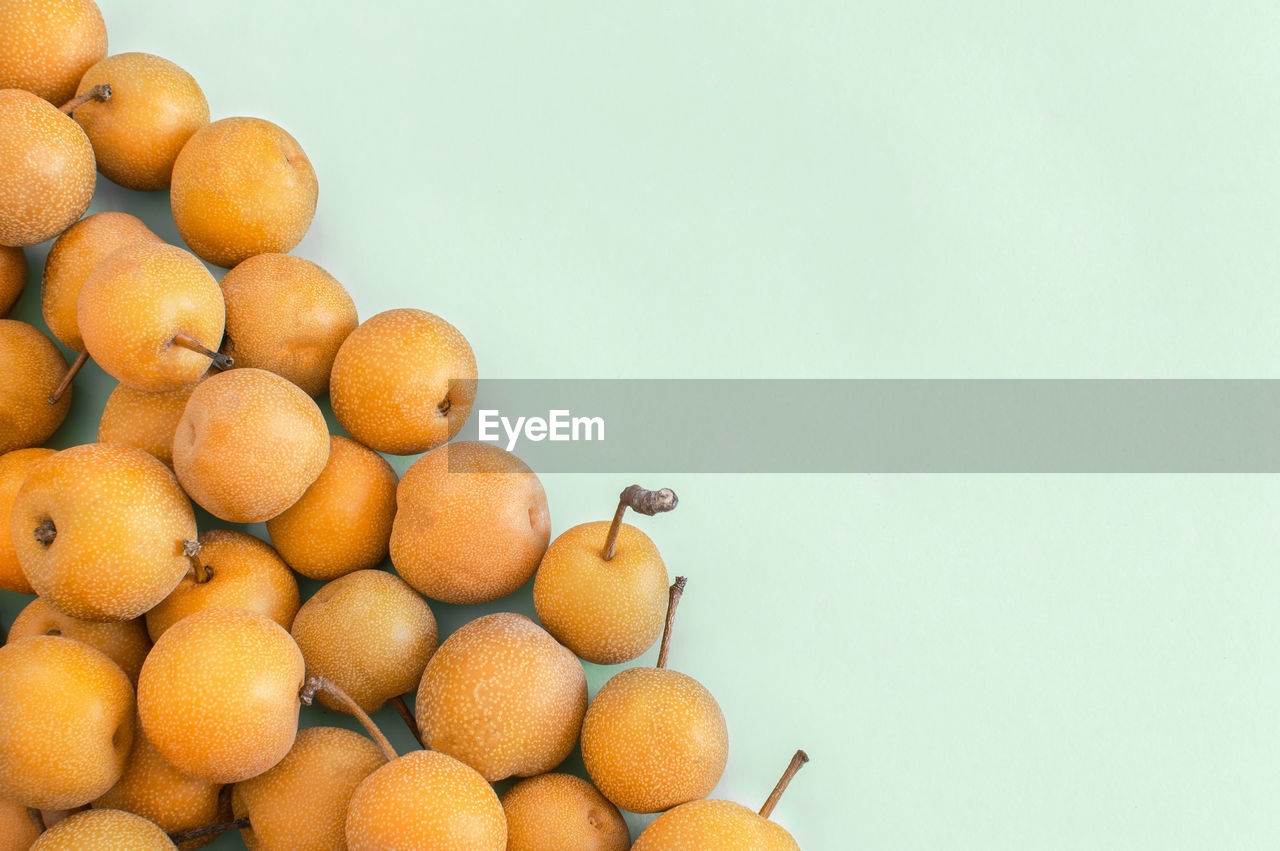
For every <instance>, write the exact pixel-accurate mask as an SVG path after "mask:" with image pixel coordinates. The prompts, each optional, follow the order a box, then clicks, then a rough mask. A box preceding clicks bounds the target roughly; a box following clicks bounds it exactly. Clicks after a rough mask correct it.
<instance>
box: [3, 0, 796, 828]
mask: <svg viewBox="0 0 1280 851" xmlns="http://www.w3.org/2000/svg"><path fill="white" fill-rule="evenodd" d="M98 174H101V175H102V176H103V177H104V178H106V179H107V180H110V181H112V182H114V183H116V184H118V185H120V186H122V187H124V188H126V189H130V190H137V191H145V192H154V191H166V190H167V191H168V192H169V197H170V205H171V209H172V214H173V219H174V222H175V224H176V228H177V232H178V233H179V234H180V236H181V240H182V243H183V245H181V246H179V245H171V244H167V243H165V242H164V240H162V239H161V238H160V237H158V236H157V235H156V234H155V233H153V232H152V231H151V230H150V229H149V228H148V227H147V226H146V224H145V223H143V222H142V221H141V220H139V219H137V218H135V217H133V216H131V215H129V214H127V213H124V212H113V211H109V212H100V213H96V214H94V215H90V216H87V217H86V216H85V215H84V214H85V212H86V210H87V209H88V207H89V204H90V202H91V200H92V198H93V195H94V190H95V187H96V180H97V175H98ZM317 200H318V182H317V177H316V174H315V171H314V169H313V168H312V166H311V163H310V161H309V160H308V159H307V156H306V154H305V152H304V151H303V149H302V148H301V146H300V145H299V144H298V142H297V141H296V140H295V139H294V138H293V137H292V136H291V135H290V134H289V133H287V132H286V131H285V130H284V129H282V128H280V127H278V126H277V125H275V124H273V123H271V122H269V121H266V120H264V119H260V118H245V117H230V118H223V119H220V120H217V121H211V117H210V112H209V107H208V103H207V101H206V99H205V96H204V93H203V92H202V90H201V89H200V87H199V85H198V84H197V82H196V81H195V79H194V78H193V77H192V76H191V75H190V74H189V73H188V72H186V71H185V70H183V69H182V68H181V67H179V66H178V65H177V64H175V63H173V62H171V61H170V60H168V59H164V58H162V57H160V56H156V55H152V54H147V53H121V54H114V55H113V54H109V53H108V45H107V32H106V27H105V23H104V21H103V18H102V15H101V12H100V11H99V10H98V8H97V6H96V5H95V4H94V3H93V2H92V0H0V594H20V595H34V597H32V598H31V599H30V602H29V603H28V604H27V605H26V607H25V608H24V609H23V610H22V612H21V614H20V615H19V616H18V617H17V619H16V620H15V621H14V623H13V624H11V625H10V626H9V629H8V633H7V636H6V638H5V643H4V645H3V646H2V647H0V719H2V723H0V851H9V849H28V848H34V849H52V848H77V849H98V848H103V849H107V848H111V849H115V848H174V847H180V848H198V847H200V846H202V845H204V844H207V843H208V842H210V841H212V840H213V838H215V837H216V836H217V835H218V833H219V832H222V831H226V830H233V829H238V830H240V831H241V835H242V836H243V838H244V841H245V843H246V844H247V846H248V847H250V848H255V849H289V850H290V851H306V850H307V849H341V848H350V849H354V850H355V851H359V849H433V848H440V849H454V848H456V849H492V851H501V849H513V850H515V851H518V850H519V849H557V850H558V851H573V850H574V849H598V851H608V849H625V848H628V847H634V848H638V849H699V851H706V849H710V851H716V849H793V848H797V847H798V846H797V845H796V843H795V841H794V840H793V839H792V838H791V836H790V835H789V834H788V833H787V832H786V831H785V830H784V829H782V828H781V827H779V826H778V825H776V824H775V823H773V822H772V821H770V820H769V818H768V816H769V814H770V813H771V811H772V809H773V806H774V804H776V801H777V796H778V795H780V794H781V789H782V788H783V787H784V786H785V785H786V782H787V781H788V780H789V779H790V776H791V775H793V774H794V772H795V769H796V768H798V767H799V764H800V763H801V762H803V759H801V756H802V755H801V754H798V755H797V759H796V760H793V763H792V765H791V766H790V767H789V769H788V773H787V774H786V775H784V779H783V781H781V782H780V783H779V787H778V788H777V789H775V793H774V795H771V796H770V800H769V802H768V803H766V805H765V807H764V808H762V810H761V811H760V812H754V811H752V810H749V809H747V808H746V807H742V806H740V805H738V804H734V803H730V802H727V801H716V800H709V799H708V797H707V796H708V795H710V794H711V793H712V791H713V790H714V789H715V787H716V785H717V784H718V783H719V781H720V779H721V777H722V775H723V773H724V770H725V766H726V764H727V760H728V754H729V738H728V728H727V725H726V721H725V717H724V715H723V713H722V711H721V709H720V706H719V705H718V703H717V702H716V700H715V698H714V697H713V696H712V695H711V693H710V692H709V691H708V690H707V689H706V688H705V687H704V686H703V685H702V684H701V683H700V682H699V681H698V680H696V679H694V678H693V677H691V676H688V675H687V674H684V673H680V672H678V671H675V670H673V669H671V668H668V667H667V664H666V661H667V656H668V651H669V649H670V646H671V645H670V642H671V635H672V626H673V622H674V615H675V608H676V603H677V602H678V601H679V599H680V595H681V593H682V591H683V589H684V585H685V580H684V579H683V578H677V579H676V581H675V583H674V584H672V583H671V578H670V577H669V575H668V572H667V568H666V565H665V564H664V562H663V560H662V557H661V556H660V554H659V552H658V549H657V547H656V546H655V544H654V543H653V541H652V540H651V539H650V538H649V537H648V535H646V534H645V533H644V532H642V531H641V530H640V529H639V528H637V527H636V526H634V525H631V524H629V523H626V522H624V516H625V512H626V511H627V510H628V509H632V510H635V511H638V512H640V513H642V514H647V515H653V514H657V513H660V512H663V511H667V510H670V509H671V508H674V507H675V504H676V498H675V494H674V493H672V492H671V491H669V490H661V491H648V490H645V489H643V488H640V487H638V486H631V487H629V488H627V489H626V490H625V491H623V493H622V494H621V497H620V499H619V502H618V505H617V508H616V510H615V513H614V516H613V519H612V521H611V522H610V521H608V520H602V521H599V522H588V523H583V524H581V525H578V526H574V527H573V528H570V529H568V530H567V531H565V532H563V533H562V534H561V535H560V536H559V537H557V538H556V539H555V540H554V541H553V540H552V539H551V529H552V524H551V517H550V510H549V507H548V504H547V497H546V493H545V491H544V489H543V486H542V484H541V482H540V481H539V479H538V477H537V475H536V474H535V473H534V472H533V471H532V470H531V469H530V468H529V467H528V466H527V465H526V464H525V463H524V462H523V461H521V460H520V459H519V458H518V457H516V456H515V455H513V454H512V453H510V452H507V451H504V450H502V449H500V448H498V447H496V446H493V445H490V444H484V443H471V442H465V441H454V438H455V437H456V436H457V435H458V432H459V430H460V429H461V427H462V425H463V423H464V422H465V421H466V419H467V417H468V415H469V413H470V411H471V408H472V405H473V403H474V401H475V397H476V393H477V390H478V373H477V366H476V358H475V354H474V352H473V350H472V348H471V345H470V343H469V341H468V340H467V338H466V337H465V336H464V335H463V334H462V332H460V331H459V330H458V329H457V328H456V327H454V326H453V325H452V324H450V323H449V322H447V321H446V320H444V319H442V318H441V317H439V316H436V315H434V314H432V313H428V312H426V311H424V310H420V309H416V308H403V309H396V310H389V311H386V312H383V313H380V314H378V315H376V316H373V317H370V318H368V319H366V320H364V321H363V322H361V321H360V319H359V316H358V314H357V309H356V303H355V301H354V300H353V299H352V297H351V295H350V293H349V292H348V291H347V289H346V288H345V287H344V286H343V284H342V283H340V282H339V281H338V280H337V279H336V278H335V277H334V276H333V275H331V274H329V273H328V272H327V271H326V270H324V269H323V268H321V267H320V266H318V265H317V264H315V263H313V262H311V261H309V260H306V259H303V258H301V257H297V256H294V255H291V254H290V253H289V252H290V251H292V250H293V249H294V247H295V246H296V245H297V244H298V243H299V241H300V240H301V239H302V237H303V236H304V235H305V234H306V232H307V230H308V228H309V227H310V224H311V221H312V218H313V216H314V214H315V211H316V208H317ZM48 240H53V242H52V245H51V246H50V247H49V250H48V253H47V257H46V260H45V263H44V268H43V272H42V275H41V280H40V287H39V301H40V312H41V314H42V316H43V319H44V326H45V327H44V328H40V327H36V326H35V325H32V324H28V323H24V322H19V321H15V320H9V319H5V318H3V317H5V316H6V315H7V314H8V312H9V311H10V310H11V309H12V308H13V307H14V305H15V304H16V303H17V301H18V299H19V298H20V297H21V296H22V294H23V291H24V288H25V286H26V282H27V277H28V275H29V273H30V271H31V270H29V268H28V259H27V256H26V253H25V252H24V248H26V247H28V246H32V245H36V244H38V243H43V242H46V241H48ZM209 266H213V267H220V268H221V269H223V270H225V272H224V273H223V274H222V275H221V278H220V279H219V278H215V277H214V275H213V274H212V273H211V272H210V271H209ZM55 339H56V340H57V343H60V344H61V345H62V346H63V347H65V349H66V350H69V351H70V352H72V353H74V355H75V357H74V358H73V359H71V362H69V360H68V358H67V357H66V356H64V354H63V349H62V348H60V347H59V346H58V344H57V343H55V342H54V340H55ZM90 359H92V360H93V361H94V362H95V363H96V364H97V365H98V366H100V367H101V368H102V369H103V370H104V371H105V372H106V373H107V374H108V375H110V376H111V377H113V378H114V379H115V380H116V381H117V382H118V383H117V386H116V387H115V389H114V390H113V391H112V393H111V395H110V397H109V398H108V399H107V401H106V404H105V406H104V407H103V409H102V410H101V412H100V413H99V415H98V419H99V427H98V435H97V436H98V442H96V443H91V444H85V445H79V446H71V447H69V448H64V449H61V450H55V449H53V448H48V447H47V446H46V444H48V443H49V442H50V441H51V439H52V438H54V433H55V432H56V431H57V429H58V427H59V426H60V425H61V424H62V422H63V421H64V420H65V419H66V417H67V415H68V412H69V410H70V408H71V406H72V405H73V404H75V402H74V398H73V397H74V378H75V374H76V371H77V370H78V369H79V368H80V367H81V366H83V365H84V363H85V362H87V361H88V360H90ZM317 400H319V401H317ZM321 405H327V406H329V407H330V408H331V411H332V414H333V416H334V418H336V420H337V422H338V424H339V425H340V426H341V430H342V431H343V432H345V434H331V433H330V431H329V426H328V421H327V420H326V417H325V413H324V411H323V410H322V407H321ZM385 455H396V456H407V455H414V456H420V457H418V458H417V459H416V460H414V461H413V462H412V464H411V466H409V467H408V469H407V470H406V472H405V473H404V475H403V477H401V476H398V475H397V473H396V470H395V468H393V466H392V465H391V464H390V463H389V462H388V460H387V459H386V458H385V457H384V456H385ZM197 507H198V508H199V509H202V512H200V513H199V516H200V517H205V512H207V515H208V517H209V518H211V519H213V520H214V521H215V522H213V523H210V524H204V525H207V526H208V528H199V527H198V525H197V516H198V512H197ZM216 521H220V522H221V524H224V525H218V524H217V523H216ZM257 523H265V528H266V537H267V540H263V539H262V538H260V537H258V536H255V535H253V534H250V532H249V531H248V530H246V529H244V528H235V527H236V526H237V525H243V524H257ZM388 560H389V561H390V564H391V566H392V568H393V571H392V570H385V569H382V566H383V565H384V564H385V563H386V562H387V561H388ZM299 577H303V578H305V579H307V580H311V581H312V582H313V583H322V584H319V587H318V589H317V590H315V592H314V593H313V594H311V595H310V596H309V597H308V598H306V599H303V593H302V592H301V590H300V585H299ZM531 581H532V586H533V600H534V609H535V611H536V620H535V619H534V618H531V617H528V616H526V615H525V614H521V613H517V612H499V613H496V614H488V615H485V616H482V617H476V618H474V619H472V620H471V621H470V622H468V623H465V624H464V625H463V626H461V627H460V628H458V629H456V630H455V631H453V633H452V634H451V635H449V636H448V637H447V638H445V639H444V640H443V641H441V634H440V629H439V627H438V624H437V621H436V617H435V613H434V612H433V610H432V602H433V601H434V602H435V603H436V604H437V605H439V604H442V603H443V604H449V605H454V606H472V605H477V604H491V603H493V602H494V601H498V600H503V599H505V598H508V597H509V595H512V594H513V593H514V592H516V591H517V590H518V589H520V588H522V587H524V586H526V585H528V584H529V583H530V582H531ZM304 587H305V583H304ZM660 637H661V641H660V644H661V648H660V651H659V658H658V663H657V665H656V666H655V667H633V668H629V669H626V670H623V671H622V672H621V673H618V674H617V675H616V676H614V677H613V678H612V679H611V680H609V681H608V682H607V683H606V684H605V685H604V686H603V687H602V688H601V689H600V690H599V692H598V693H597V694H596V695H595V696H594V698H592V697H591V696H590V695H589V693H588V687H587V678H586V674H585V670H584V668H583V663H584V662H589V663H593V664H598V665H619V664H623V663H627V662H631V661H634V660H636V659H637V658H639V657H640V656H641V655H643V654H645V653H647V652H648V651H650V650H651V649H652V648H653V647H654V645H655V644H656V643H659V639H660ZM313 700H318V701H319V702H320V703H321V704H322V705H324V706H325V707H327V708H328V709H329V710H332V711H336V712H342V713H346V714H349V715H352V716H355V718H356V719H357V720H358V721H359V722H360V723H361V724H362V725H364V727H365V729H366V732H367V735H361V734H360V733H357V732H353V731H352V730H349V729H344V728H338V727H330V726H305V727H302V728H301V729H300V726H299V720H300V717H301V715H302V708H303V706H305V705H307V704H310V703H311V702H312V701H313ZM388 704H391V705H394V706H395V707H396V709H397V710H398V711H399V713H400V714H401V716H402V717H403V719H404V721H405V723H406V724H407V725H408V727H409V730H410V731H411V733H412V735H413V737H414V739H415V740H416V741H417V743H418V744H419V745H420V746H421V747H420V748H418V749H414V750H412V751H410V752H409V753H406V754H399V753H397V752H396V750H395V749H394V747H393V746H392V745H391V744H390V742H389V741H388V740H387V738H386V737H385V735H383V733H382V732H381V731H380V730H378V729H377V727H376V725H374V724H373V723H372V721H371V719H370V718H369V715H370V714H371V713H374V712H377V711H378V710H379V709H381V708H382V707H383V706H385V705H388ZM410 704H412V705H410ZM577 749H580V752H581V757H582V761H583V763H584V764H585V767H586V773H587V774H588V776H589V777H590V782H588V781H587V780H585V779H582V778H580V777H577V776H574V775H573V774H569V773H566V772H564V771H563V770H559V769H562V767H563V766H564V764H565V762H566V760H567V759H569V758H570V756H571V754H572V753H574V751H575V750H577ZM517 781H518V782H517ZM494 784H502V786H506V787H507V788H506V789H505V791H504V792H503V793H502V795H501V796H499V794H498V791H497V790H496V789H495V785H494ZM499 788H501V786H500V787H499ZM624 809H625V810H629V811H632V812H636V813H663V814H662V815H661V816H659V817H658V818H657V819H656V820H654V821H653V822H652V823H651V825H650V826H649V827H648V828H647V829H645V830H644V831H643V833H642V834H641V835H640V836H639V837H638V838H637V840H636V842H635V844H634V846H633V845H632V840H631V836H630V835H629V832H628V828H627V825H626V822H625V821H624V820H623V818H622V814H621V810H624Z"/></svg>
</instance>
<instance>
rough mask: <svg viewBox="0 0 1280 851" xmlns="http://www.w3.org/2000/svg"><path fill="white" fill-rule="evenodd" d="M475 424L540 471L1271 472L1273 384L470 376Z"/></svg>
mask: <svg viewBox="0 0 1280 851" xmlns="http://www.w3.org/2000/svg"><path fill="white" fill-rule="evenodd" d="M522 417H523V418H524V420H523V421H521V419H520V418H522ZM503 418H505V419H506V423H505V424H504V423H503V422H502V419H503ZM539 420H541V421H542V422H541V424H539V422H538V421H539ZM482 426H483V427H484V431H485V432H486V433H485V435H484V439H485V440H486V441H487V442H490V443H495V444H496V445H499V446H501V447H503V448H508V446H512V439H513V434H514V445H513V446H512V451H514V452H515V453H516V454H517V455H519V456H520V457H521V458H522V459H524V460H525V461H526V462H527V463H528V464H529V465H530V466H531V467H532V468H533V469H534V470H536V471H538V472H544V473H623V472H625V473H636V474H639V473H650V472H652V473H664V472H665V473H676V472H682V473H1275V472H1280V381H1276V380H1252V379H1250V380H1216V379H1215V380H1105V381H1104V380H1065V379H1064V380H1039V379H1035V380H985V379H984V380H949V379H938V380H933V379H926V380H896V379H895V380H852V379H851V380H821V379H777V380H775V379H761V380H703V379H685V380H665V379H663V380H658V379H654V380H603V379H602V380H594V379H588V380H578V379H570V380H555V381H551V380H515V379H512V380H502V379H481V381H480V384H479V392H478V395H477V398H476V404H475V406H474V407H473V408H472V410H471V414H470V416H469V417H468V419H467V421H466V423H465V425H464V427H463V430H462V433H461V435H460V439H463V440H477V439H481V430H482ZM575 432H576V434H575ZM601 432H602V433H601ZM575 438H576V439H575Z"/></svg>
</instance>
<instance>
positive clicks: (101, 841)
mask: <svg viewBox="0 0 1280 851" xmlns="http://www.w3.org/2000/svg"><path fill="white" fill-rule="evenodd" d="M175 847H177V846H175V845H174V844H173V843H172V842H171V841H170V840H169V837H168V836H167V835H165V832H164V831H163V830H161V829H160V828H159V827H158V826H156V825H155V824H153V823H152V822H149V821H147V820H146V819H144V818H143V817H142V816H138V815H134V814H133V813H126V812H124V811H123V810H86V811H85V812H83V813H76V814H75V815H72V816H68V817H67V818H66V819H64V820H63V821H60V822H58V823H57V824H56V825H54V826H53V827H51V828H49V829H48V830H46V831H45V832H44V833H43V834H41V836H40V839H39V840H37V841H36V844H35V845H32V846H31V849H32V851H164V849H167V848H175Z"/></svg>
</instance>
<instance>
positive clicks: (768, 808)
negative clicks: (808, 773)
mask: <svg viewBox="0 0 1280 851" xmlns="http://www.w3.org/2000/svg"><path fill="white" fill-rule="evenodd" d="M808 761H809V755H808V754H807V753H805V752H804V751H796V752H795V755H794V756H792V757H791V764H790V765H788V766H787V770H786V771H784V772H782V777H780V778H779V779H778V785H777V786H774V787H773V791H772V792H770V793H769V798H768V800H766V801H765V802H764V806H763V807H761V808H760V815H762V816H764V817H765V818H768V817H769V816H770V815H771V814H772V813H773V808H774V807H776V806H778V799H779V798H781V797H782V793H783V792H785V791H787V784H788V783H790V782H791V778H792V777H795V776H796V772H797V771H799V770H800V766H802V765H804V764H805V763H806V762H808Z"/></svg>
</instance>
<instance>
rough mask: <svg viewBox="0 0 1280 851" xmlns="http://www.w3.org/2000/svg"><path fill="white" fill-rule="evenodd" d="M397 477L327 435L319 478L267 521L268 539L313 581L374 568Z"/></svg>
mask: <svg viewBox="0 0 1280 851" xmlns="http://www.w3.org/2000/svg"><path fill="white" fill-rule="evenodd" d="M398 481H399V480H398V479H397V478H396V471H395V470H393V469H392V467H391V465H390V464H388V463H387V462H386V459H384V458H383V457H382V456H381V455H379V454H378V453H377V452H374V451H373V450H372V449H368V448H366V447H364V446H361V445H360V444H358V443H356V442H355V441H354V440H351V439H349V438H346V437H338V436H337V435H330V437H329V460H328V462H327V463H326V464H325V467H324V471H323V472H321V473H320V477H319V478H317V479H316V480H315V481H314V482H312V483H311V486H310V487H309V488H307V490H306V491H305V492H304V493H303V494H302V496H301V497H300V498H299V499H298V501H297V502H295V503H294V504H293V505H291V506H289V507H288V508H286V509H285V510H284V511H283V512H282V513H280V514H278V515H276V516H275V517H273V518H271V519H270V520H268V521H267V534H268V535H270V536H271V543H272V544H274V545H275V547H276V549H277V550H279V552H280V555H281V556H282V557H283V558H284V560H285V561H286V562H288V563H289V566H290V567H292V568H293V569H294V570H296V571H297V572H298V573H301V574H302V575H303V576H306V577H309V578H311V579H322V580H328V579H336V578H338V577H339V576H344V575H346V574H348V573H352V572H354V571H357V570H369V569H372V568H374V567H377V566H378V564H379V563H381V562H382V561H383V559H385V558H386V557H387V552H388V546H389V543H390V541H391V523H392V521H393V520H394V519H395V515H396V484H397V483H398ZM415 681H416V678H415Z"/></svg>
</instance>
